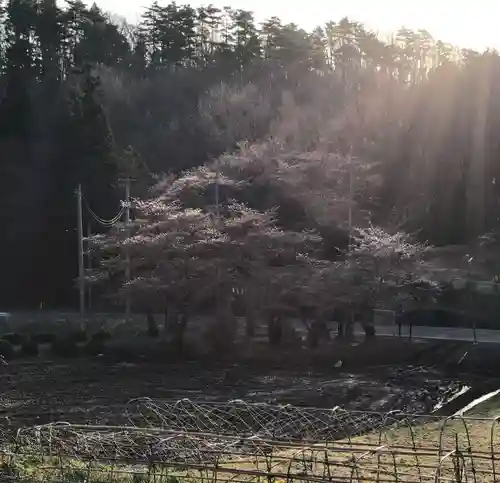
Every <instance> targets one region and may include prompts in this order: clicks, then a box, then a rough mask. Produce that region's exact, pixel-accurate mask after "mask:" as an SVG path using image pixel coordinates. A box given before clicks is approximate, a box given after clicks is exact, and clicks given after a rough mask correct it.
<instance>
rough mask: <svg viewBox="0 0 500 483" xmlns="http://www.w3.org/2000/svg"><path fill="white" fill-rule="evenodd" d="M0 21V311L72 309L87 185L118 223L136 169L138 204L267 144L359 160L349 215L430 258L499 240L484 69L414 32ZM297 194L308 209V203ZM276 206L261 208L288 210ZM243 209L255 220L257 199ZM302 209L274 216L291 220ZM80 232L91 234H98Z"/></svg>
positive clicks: (149, 15)
mask: <svg viewBox="0 0 500 483" xmlns="http://www.w3.org/2000/svg"><path fill="white" fill-rule="evenodd" d="M0 5H1V6H2V8H1V10H0V21H1V27H0V220H1V226H2V229H3V236H2V237H1V238H0V254H1V255H0V260H1V263H0V267H1V273H0V306H2V307H6V308H7V307H26V308H28V307H38V306H39V304H40V303H43V304H44V306H46V307H62V306H72V305H74V303H75V299H76V291H75V289H74V280H75V277H76V274H77V257H76V253H77V252H76V247H77V242H76V201H75V189H76V188H77V186H78V184H79V183H81V184H82V185H83V191H84V198H85V203H86V206H88V207H90V208H91V209H92V210H93V212H95V213H96V214H98V215H99V216H100V217H102V218H104V219H112V218H113V217H114V216H115V215H116V213H118V212H119V210H120V200H121V199H123V198H124V193H123V185H122V183H121V182H120V179H122V178H123V176H125V175H127V174H128V172H129V170H130V166H131V164H133V165H134V166H133V168H134V169H133V175H134V178H135V179H136V181H135V182H134V183H133V187H132V189H133V194H134V195H137V196H139V195H143V194H145V193H146V192H147V189H148V187H149V186H151V185H152V184H153V182H154V179H153V175H152V173H174V174H175V173H179V172H181V171H184V170H188V169H192V168H195V167H197V166H200V165H203V164H204V163H207V162H209V161H210V160H212V159H214V158H216V157H217V156H220V155H221V154H222V153H224V152H232V151H235V150H237V149H238V145H239V143H241V142H248V143H250V144H255V145H259V143H264V142H266V140H268V139H269V137H270V136H271V137H273V138H274V139H279V140H280V141H281V142H282V143H283V144H284V145H286V147H287V149H289V150H290V152H295V153H300V154H301V156H304V153H306V154H307V153H310V152H316V153H317V152H320V151H327V152H328V153H330V154H331V153H334V154H339V155H341V156H345V155H347V154H348V153H351V154H353V155H354V156H356V157H358V158H360V159H364V160H368V164H370V166H371V168H370V169H372V170H374V171H372V175H371V176H370V177H369V179H370V182H367V181H366V177H364V176H361V177H360V178H361V181H360V182H359V183H357V184H356V189H355V197H356V201H357V203H358V205H359V207H360V208H361V209H362V210H360V212H361V211H362V212H363V213H368V215H367V216H369V218H370V219H371V220H373V221H374V222H375V223H377V224H378V225H380V226H395V225H397V226H403V227H404V228H405V229H407V230H410V231H412V232H419V233H420V234H421V236H422V237H423V238H425V239H426V240H428V241H429V242H430V243H432V244H436V245H449V244H462V243H466V242H468V241H469V240H472V239H475V238H476V237H477V236H478V235H480V234H482V233H484V232H487V231H491V230H494V229H496V228H497V227H498V224H499V221H498V220H499V215H498V213H499V209H500V206H499V201H500V198H499V195H500V193H499V186H500V183H499V182H498V181H497V180H498V177H499V175H500V137H499V134H498V133H499V132H500V58H499V56H498V54H497V53H496V52H494V51H486V52H483V53H479V52H474V51H471V50H461V49H459V48H455V47H454V46H450V45H447V44H444V43H443V42H440V41H438V40H436V39H433V38H432V37H431V36H430V34H429V33H428V32H426V31H424V30H421V31H418V32H414V31H410V30H406V29H401V30H400V31H399V32H397V35H396V36H395V37H394V41H393V42H392V43H390V44H388V43H384V42H383V41H381V40H380V39H379V38H378V37H377V36H376V35H375V34H374V33H373V32H370V31H368V30H367V29H366V28H365V27H364V26H363V25H362V24H360V23H358V22H355V21H352V20H350V19H347V18H344V19H342V20H340V21H339V22H333V21H331V22H327V23H326V24H324V25H322V26H319V27H318V28H316V29H315V30H314V31H313V32H306V31H304V30H302V29H300V28H299V27H298V26H296V25H293V24H288V25H285V24H283V23H282V22H281V21H280V19H278V18H271V19H269V20H267V21H266V22H264V23H263V24H262V25H257V24H256V22H255V20H254V17H253V15H252V13H251V12H247V11H243V10H232V9H230V8H226V9H223V10H220V9H217V8H215V7H213V6H207V7H201V8H198V9H194V8H192V7H190V6H189V5H181V4H175V3H171V4H169V5H166V6H160V5H159V4H158V3H153V4H152V5H151V6H150V7H149V8H147V9H146V10H145V12H144V14H143V17H142V21H141V22H140V23H139V24H138V25H128V24H127V23H125V22H121V21H114V20H112V19H111V18H109V16H108V15H106V14H104V13H103V12H102V11H101V10H100V9H99V7H98V6H97V5H95V4H94V5H92V6H91V7H87V6H86V5H85V4H83V3H82V2H80V1H78V0H73V1H68V2H67V3H66V5H65V6H64V7H63V8H60V7H58V6H57V5H56V2H55V0H3V2H2V1H1V0H0ZM245 149H247V148H245ZM131 161H132V162H131ZM290 176H292V175H290ZM307 176H309V177H310V178H308V180H309V181H308V182H311V183H313V181H311V180H313V178H314V173H309V174H308V175H307ZM290 179H291V178H290ZM363 180H365V181H363ZM294 182H296V181H294ZM307 186H308V189H309V191H308V189H304V190H303V193H302V194H303V197H304V196H307V193H309V192H311V193H312V192H314V187H311V186H310V185H307ZM268 188H269V187H268ZM278 188H279V187H278ZM278 188H277V187H276V185H273V186H271V188H269V189H271V190H274V191H273V193H272V195H270V194H269V193H267V194H266V196H267V198H266V199H269V200H270V201H269V203H271V201H272V202H274V203H277V204H282V197H280V193H279V189H278ZM252 193H253V194H252ZM246 196H247V199H246V200H245V201H246V202H248V203H249V204H250V205H251V204H252V200H253V201H254V202H255V203H256V204H258V202H259V201H262V190H261V191H259V189H257V188H255V189H254V191H253V192H251V191H250V192H249V194H247V195H246ZM248 197H250V198H251V199H248ZM303 199H304V198H301V200H299V201H300V202H297V199H295V200H294V202H295V205H294V204H293V203H292V204H290V205H289V206H288V205H287V207H285V208H283V207H282V208H283V210H284V211H286V215H284V216H285V217H287V218H289V219H300V217H301V216H303V213H302V212H301V210H302V209H303V205H304V203H303ZM330 201H331V200H330ZM311 203H312V202H311ZM320 204H321V203H319V204H318V202H316V205H315V209H316V208H318V206H319V205H320ZM330 204H331V203H330ZM309 205H311V204H310V203H309ZM328 206H330V205H328ZM265 208H268V207H265ZM256 209H260V207H258V206H257V207H256ZM84 215H85V223H84V224H85V226H87V225H89V226H90V230H91V231H92V232H95V231H98V230H99V229H101V228H102V227H100V226H99V225H98V224H97V223H96V222H95V219H94V218H92V216H90V212H89V210H87V209H86V210H85V213H84ZM322 228H323V229H324V230H328V227H325V226H323V227H322ZM330 230H334V231H335V227H330Z"/></svg>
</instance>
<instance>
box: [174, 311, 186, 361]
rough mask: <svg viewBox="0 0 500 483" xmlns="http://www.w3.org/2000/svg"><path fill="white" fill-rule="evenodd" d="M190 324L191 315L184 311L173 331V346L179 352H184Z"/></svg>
mask: <svg viewBox="0 0 500 483" xmlns="http://www.w3.org/2000/svg"><path fill="white" fill-rule="evenodd" d="M188 323H189V315H188V313H187V310H183V311H182V312H181V313H180V315H179V317H178V318H177V321H176V324H175V326H174V330H173V345H174V347H175V348H176V349H177V350H178V351H179V352H182V351H183V350H184V336H185V334H186V329H187V326H188Z"/></svg>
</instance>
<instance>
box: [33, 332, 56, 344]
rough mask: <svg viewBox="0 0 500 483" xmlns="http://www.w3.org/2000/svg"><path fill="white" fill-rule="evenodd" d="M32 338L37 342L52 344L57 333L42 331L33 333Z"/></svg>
mask: <svg viewBox="0 0 500 483" xmlns="http://www.w3.org/2000/svg"><path fill="white" fill-rule="evenodd" d="M31 340H33V341H34V342H36V343H37V344H52V343H53V342H54V341H55V340H56V335H55V334H51V333H47V332H41V333H39V334H33V335H32V336H31Z"/></svg>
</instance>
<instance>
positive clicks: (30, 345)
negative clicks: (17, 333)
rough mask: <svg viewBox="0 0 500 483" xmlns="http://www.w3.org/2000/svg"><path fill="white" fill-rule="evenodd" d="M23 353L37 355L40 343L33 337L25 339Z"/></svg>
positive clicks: (22, 346)
mask: <svg viewBox="0 0 500 483" xmlns="http://www.w3.org/2000/svg"><path fill="white" fill-rule="evenodd" d="M21 355H23V356H25V357H36V356H37V355H38V343H37V341H36V340H34V339H33V338H31V339H27V340H25V341H23V343H22V345H21Z"/></svg>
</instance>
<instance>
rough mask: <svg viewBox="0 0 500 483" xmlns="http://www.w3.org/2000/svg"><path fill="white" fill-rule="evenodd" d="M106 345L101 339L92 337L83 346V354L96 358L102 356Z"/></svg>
mask: <svg viewBox="0 0 500 483" xmlns="http://www.w3.org/2000/svg"><path fill="white" fill-rule="evenodd" d="M105 349H106V345H105V343H104V340H103V339H100V338H95V337H92V338H91V339H90V340H89V341H88V342H87V343H86V344H85V345H84V346H83V352H84V353H85V354H86V355H88V356H98V355H99V354H103V353H104V351H105Z"/></svg>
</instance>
